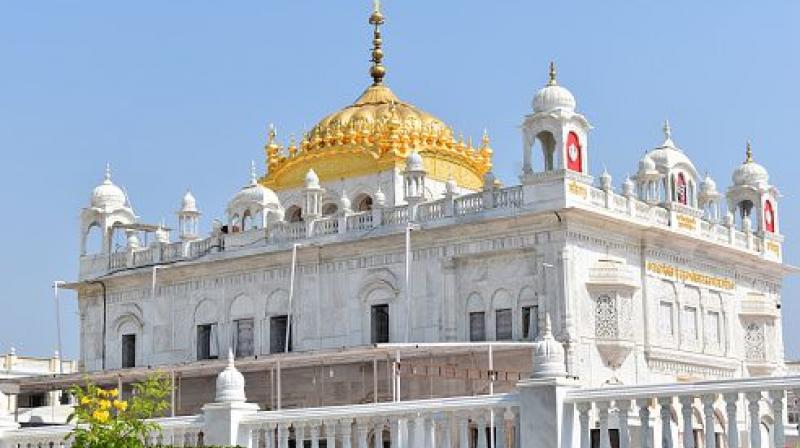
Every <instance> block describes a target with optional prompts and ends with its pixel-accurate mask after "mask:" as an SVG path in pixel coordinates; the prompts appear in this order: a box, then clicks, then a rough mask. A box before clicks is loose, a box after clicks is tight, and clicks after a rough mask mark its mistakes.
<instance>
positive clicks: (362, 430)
mask: <svg viewBox="0 0 800 448" xmlns="http://www.w3.org/2000/svg"><path fill="white" fill-rule="evenodd" d="M368 435H369V420H367V419H363V418H359V419H356V446H357V447H358V448H367V442H368V440H367V436H368ZM300 446H302V445H300Z"/></svg>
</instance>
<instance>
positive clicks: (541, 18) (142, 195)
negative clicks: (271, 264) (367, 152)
mask: <svg viewBox="0 0 800 448" xmlns="http://www.w3.org/2000/svg"><path fill="white" fill-rule="evenodd" d="M369 3H370V2H368V1H367V0H362V1H330V0H302V1H298V0H294V1H290V0H280V1H279V0H261V1H246V0H242V1H237V2H213V1H181V0H176V1H169V2H164V1H138V2H102V1H88V0H86V1H77V0H76V1H59V0H54V1H47V2H45V1H26V2H4V3H2V4H0V55H1V58H0V153H1V154H2V166H3V170H2V176H0V204H2V209H3V216H4V217H5V219H4V221H5V224H6V225H5V231H4V232H2V236H0V238H2V240H0V241H1V242H2V247H3V249H4V251H5V256H2V257H0V275H1V276H2V277H1V279H2V284H3V291H2V293H0V309H2V310H3V312H2V325H0V352H5V351H7V350H8V349H9V348H10V347H11V346H14V347H16V348H17V350H18V352H21V353H25V354H38V355H49V354H50V353H52V351H53V350H54V348H55V346H56V344H55V341H56V336H55V335H56V332H55V324H54V312H53V299H52V292H51V288H50V284H51V282H52V281H53V280H55V279H66V280H71V279H75V278H76V272H77V263H78V225H77V224H78V214H79V212H80V209H81V207H83V206H84V205H85V204H86V203H87V202H88V199H89V194H90V192H91V190H92V188H93V187H94V186H95V185H96V184H97V183H98V182H99V181H100V180H101V179H102V174H103V168H104V165H105V163H106V161H109V162H111V164H112V166H113V169H114V179H115V181H116V182H117V183H119V184H121V185H124V186H125V188H126V189H127V190H128V192H129V194H130V197H131V200H132V203H133V206H134V207H135V209H136V211H137V213H138V214H139V215H141V216H142V218H143V219H144V220H146V221H149V222H157V221H158V220H160V219H162V218H164V219H166V220H167V222H168V223H174V210H175V209H176V208H177V207H178V204H179V201H180V198H181V196H182V194H183V192H184V191H185V189H186V188H187V187H191V188H192V190H193V191H194V192H195V195H196V197H197V199H198V202H199V205H200V207H201V208H202V209H203V212H204V213H205V215H204V220H203V225H204V228H207V226H208V223H209V221H210V218H213V217H217V216H221V215H222V210H223V208H224V206H225V203H226V201H227V200H228V198H229V197H230V196H231V195H232V194H233V193H234V192H235V191H236V189H238V188H239V187H240V186H241V185H242V184H243V183H244V182H246V181H247V178H248V174H247V173H248V167H249V163H250V160H253V159H255V160H256V161H258V162H259V163H260V162H262V161H263V153H262V147H263V144H264V140H265V130H266V126H267V123H269V122H274V123H275V124H276V126H277V127H278V130H279V133H280V134H281V135H280V136H281V137H282V138H287V137H288V133H289V132H294V133H297V134H300V133H301V131H302V129H304V128H308V127H310V126H312V125H313V124H314V123H315V122H316V121H317V120H319V119H320V118H322V117H323V116H324V115H325V114H327V113H328V112H331V111H333V110H336V109H338V108H340V107H342V106H344V105H346V104H349V103H350V102H351V101H352V100H353V99H355V97H356V96H358V94H359V93H360V92H361V91H362V90H363V88H364V87H366V85H367V84H368V82H369V78H368V75H367V71H368V66H369V62H368V59H369V47H370V40H371V35H370V30H369V27H368V25H367V23H366V21H367V15H368V13H369V9H370V4H369ZM385 3H386V4H385V12H386V15H387V25H386V26H385V27H384V46H385V52H386V59H385V62H386V65H387V67H388V75H387V78H386V81H387V83H388V84H389V85H390V86H391V87H392V88H393V90H394V91H395V93H396V94H398V95H399V96H400V97H401V98H403V99H404V100H406V101H410V102H412V103H414V104H416V105H417V106H419V107H420V108H422V109H424V110H427V111H429V112H431V113H434V114H435V115H437V116H439V117H440V118H442V119H444V120H445V121H446V122H448V123H449V124H451V125H453V126H454V127H455V128H456V129H458V130H462V131H463V132H464V133H465V135H472V136H474V137H476V138H477V137H479V136H480V134H481V132H482V130H483V129H484V128H488V129H489V132H490V134H491V136H492V145H493V147H494V150H495V167H496V173H497V175H498V176H499V177H500V178H501V179H503V180H504V181H505V182H506V183H513V182H516V175H517V173H518V171H519V167H520V160H521V149H520V136H519V130H518V129H517V126H518V125H519V123H520V122H521V120H522V116H523V115H524V114H526V113H528V112H529V111H530V101H531V99H532V97H533V94H534V92H535V91H536V90H537V89H538V88H539V87H541V86H542V85H543V84H544V82H545V81H546V76H547V63H548V61H550V60H551V59H554V60H556V61H557V63H558V69H559V81H560V83H561V84H562V85H565V86H567V87H568V88H569V89H570V90H572V92H573V93H574V94H575V96H576V97H577V101H578V108H579V109H580V110H581V111H582V112H583V113H585V114H586V115H587V117H588V118H589V119H590V121H591V122H592V124H593V125H594V126H595V129H594V130H593V131H592V133H591V135H590V151H591V154H590V161H591V164H592V170H593V172H594V174H599V172H601V171H602V167H603V165H606V166H608V169H609V171H610V172H611V173H612V175H614V181H615V184H617V185H618V184H619V182H620V181H621V179H622V177H623V176H624V175H625V174H626V173H629V172H633V171H635V169H636V164H637V161H638V159H639V157H640V156H641V154H642V153H643V152H644V151H645V150H646V149H648V148H650V147H652V146H654V145H655V144H657V143H660V141H661V138H662V136H661V123H662V121H663V120H664V119H665V118H669V120H670V122H671V124H672V128H673V137H674V140H675V141H676V142H677V143H678V144H679V145H680V146H681V147H682V148H684V150H685V151H686V152H687V153H688V154H689V156H690V157H692V159H693V160H694V162H695V164H696V166H697V167H698V169H699V170H700V171H701V172H702V171H705V170H708V171H709V172H710V173H711V175H712V176H713V177H714V178H715V179H716V181H717V183H718V185H719V187H720V188H725V187H726V186H727V185H728V183H729V182H730V174H731V172H732V170H733V169H734V168H735V167H736V166H737V165H738V164H740V163H741V161H742V159H743V157H744V145H745V141H746V140H747V139H751V140H752V142H753V150H754V155H755V158H756V160H757V161H758V162H760V163H762V164H763V165H765V166H766V167H767V168H768V169H769V171H770V175H771V180H772V182H773V183H774V184H775V185H777V186H778V188H780V190H781V191H782V193H783V194H784V196H785V197H784V198H783V199H782V200H781V203H780V204H781V206H782V210H781V211H782V213H781V216H780V219H781V224H782V230H783V233H784V234H786V236H787V243H786V248H785V253H786V259H787V261H788V262H789V263H792V264H800V254H798V246H797V243H796V241H797V239H796V237H795V235H797V234H798V233H800V221H798V216H797V213H795V210H796V208H797V206H798V201H800V199H798V192H799V191H800V184H798V182H797V179H796V173H797V172H798V169H797V165H796V164H797V163H798V162H800V156H799V155H798V149H797V148H796V142H795V135H796V134H795V130H796V129H797V120H798V118H800V113H798V105H800V87H798V83H797V74H798V73H800V59H798V56H797V55H798V54H800V51H798V43H800V27H797V26H796V19H797V17H800V3H798V2H785V3H778V2H757V3H756V2H722V1H708V2H689V1H686V2H648V1H630V2H622V1H609V2H597V1H571V2H533V1H510V0H509V1H503V2H489V1H476V0H457V1H456V0H438V1H435V2H431V1H422V0H403V1H400V0H388V1H386V2H385ZM799 290H800V281H798V279H796V278H795V279H789V280H787V281H786V282H785V290H784V300H783V303H784V308H783V309H784V315H785V316H786V317H787V324H786V325H785V327H786V329H785V344H786V349H787V352H788V354H789V355H790V356H794V357H797V356H800V347H799V346H798V342H800V326H797V325H793V323H794V322H793V316H795V315H797V313H798V312H800V303H798V301H797V298H796V296H797V292H798V291H799ZM64 298H65V299H66V300H64V301H63V304H62V305H63V307H62V310H63V315H64V347H65V352H66V355H67V356H72V357H74V356H77V347H78V319H77V315H76V310H77V307H76V304H75V302H74V300H72V297H71V295H70V294H69V293H67V294H65V295H64Z"/></svg>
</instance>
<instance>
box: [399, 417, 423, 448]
mask: <svg viewBox="0 0 800 448" xmlns="http://www.w3.org/2000/svg"><path fill="white" fill-rule="evenodd" d="M403 440H404V441H405V443H404V447H403V448H418V447H419V444H418V443H417V414H411V415H409V416H407V417H406V437H405V438H404V439H403Z"/></svg>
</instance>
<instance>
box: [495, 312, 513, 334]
mask: <svg viewBox="0 0 800 448" xmlns="http://www.w3.org/2000/svg"><path fill="white" fill-rule="evenodd" d="M511 319H512V318H511V309H504V310H496V311H495V312H494V326H495V339H496V340H498V341H508V340H511V338H512V324H511V322H512V320H511Z"/></svg>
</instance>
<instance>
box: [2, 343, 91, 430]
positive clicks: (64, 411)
mask: <svg viewBox="0 0 800 448" xmlns="http://www.w3.org/2000/svg"><path fill="white" fill-rule="evenodd" d="M0 359H2V370H0V379H2V380H8V379H20V378H28V377H53V376H55V375H60V374H72V373H75V372H77V371H78V370H77V367H78V363H77V362H76V361H69V360H62V359H61V357H60V356H59V354H58V352H56V353H55V354H54V355H53V357H52V358H35V357H29V356H20V355H17V353H16V351H15V350H14V349H13V348H12V349H11V351H10V352H9V353H7V354H5V355H3V356H2V358H0ZM12 391H13V390H12ZM4 392H6V391H5V390H4V389H3V387H0V415H4V414H5V415H13V416H14V417H15V420H16V421H18V422H20V423H24V424H31V425H35V424H37V423H44V422H50V423H52V422H61V423H63V422H64V421H66V418H67V416H68V415H69V413H70V412H71V409H72V408H71V406H70V404H71V401H70V397H69V396H68V395H67V394H64V393H62V391H60V390H50V391H36V392H24V393H21V394H17V393H14V394H6V393H4ZM13 392H16V391H13Z"/></svg>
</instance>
